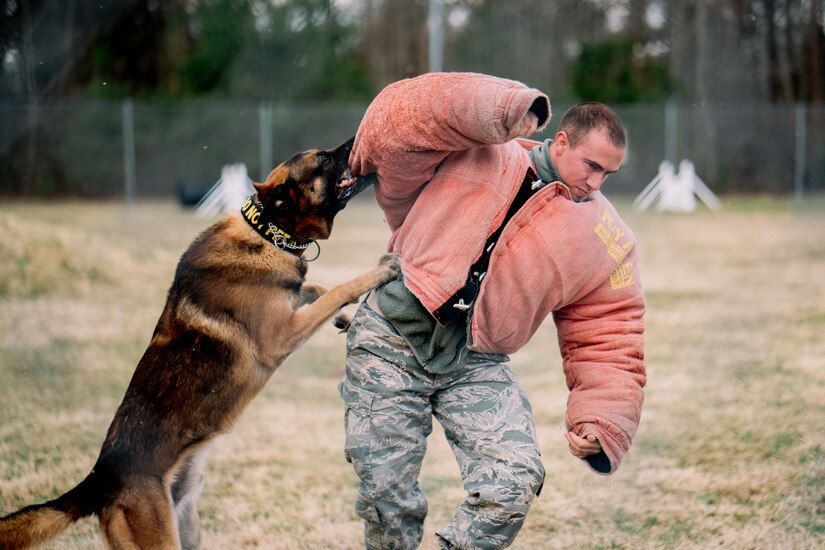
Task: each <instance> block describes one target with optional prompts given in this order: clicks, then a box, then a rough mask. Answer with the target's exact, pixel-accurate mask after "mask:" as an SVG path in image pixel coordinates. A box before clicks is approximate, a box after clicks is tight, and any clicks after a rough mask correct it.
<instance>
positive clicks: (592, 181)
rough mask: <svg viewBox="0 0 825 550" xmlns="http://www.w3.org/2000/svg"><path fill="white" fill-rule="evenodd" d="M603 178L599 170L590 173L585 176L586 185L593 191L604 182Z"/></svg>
mask: <svg viewBox="0 0 825 550" xmlns="http://www.w3.org/2000/svg"><path fill="white" fill-rule="evenodd" d="M604 180H605V176H604V174H603V173H601V172H596V173H594V174H590V177H589V178H587V186H588V187H589V188H590V189H591V190H593V191H598V190H599V189H600V188H601V186H602V184H603V183H604Z"/></svg>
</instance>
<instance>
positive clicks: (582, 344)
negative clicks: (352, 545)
mask: <svg viewBox="0 0 825 550" xmlns="http://www.w3.org/2000/svg"><path fill="white" fill-rule="evenodd" d="M549 118H550V105H549V101H548V99H547V97H546V96H545V95H544V94H542V93H541V92H539V91H537V90H533V89H530V88H527V87H525V86H524V85H522V84H520V83H517V82H513V81H509V80H503V79H498V78H495V77H490V76H485V75H478V74H461V73H449V74H443V73H435V74H427V75H424V76H421V77H418V78H414V79H409V80H404V81H401V82H397V83H395V84H392V85H390V86H388V87H387V88H385V89H384V90H383V91H382V92H381V93H380V94H379V95H378V96H377V97H376V99H375V100H374V101H373V103H372V104H371V105H370V107H369V109H368V110H367V113H366V114H365V116H364V119H363V121H362V123H361V126H360V127H359V130H358V133H357V135H356V140H355V145H354V148H353V151H352V154H351V156H350V168H351V169H352V172H353V173H354V174H366V173H370V172H377V176H378V182H377V184H376V187H375V194H376V200H377V202H378V204H379V206H380V207H381V208H382V209H383V211H384V213H385V216H386V221H387V223H388V224H389V226H390V229H391V230H392V237H391V239H390V242H389V246H388V248H389V249H390V250H391V251H393V252H395V253H397V254H398V255H399V256H400V258H401V260H402V271H403V275H402V278H401V279H399V280H397V281H393V282H390V283H388V284H387V285H385V286H383V287H381V288H380V289H377V290H376V291H374V292H372V293H371V294H370V295H369V297H368V298H367V300H366V301H365V303H364V304H362V305H361V307H360V308H359V310H358V312H357V313H356V315H355V316H354V318H353V320H352V323H351V325H350V329H349V332H348V335H347V364H346V375H345V378H344V380H343V381H342V383H341V386H340V390H341V395H342V398H343V400H344V402H345V405H346V416H345V424H346V433H347V439H346V456H347V459H348V460H349V461H350V462H351V463H352V464H353V466H354V468H355V471H356V473H357V474H358V476H359V477H360V479H361V486H360V489H359V493H358V498H357V502H356V511H357V513H358V515H359V516H361V517H362V518H363V519H364V521H365V536H366V546H367V547H368V548H376V549H378V548H380V549H401V548H415V547H417V546H418V545H419V544H420V541H421V536H422V526H423V521H424V517H425V516H426V513H427V503H426V499H425V497H424V494H423V493H422V491H421V489H420V488H419V486H418V475H419V472H420V466H421V461H422V460H423V457H424V453H425V450H426V437H427V435H429V433H430V431H431V427H432V417H433V416H435V417H436V419H438V420H439V422H440V423H441V424H442V426H443V428H444V431H445V433H446V436H447V439H448V441H449V443H450V446H451V447H452V449H453V451H454V453H455V456H456V459H457V460H458V463H459V466H460V470H461V476H462V480H463V483H464V488H465V490H466V491H467V497H466V498H465V500H464V501H463V502H462V504H461V505H460V507H459V509H458V511H457V512H456V515H455V517H454V519H453V522H452V523H451V524H450V525H449V526H447V527H445V528H443V529H440V530H439V531H438V533H437V538H438V542H439V544H440V545H441V547H443V548H462V549H470V548H503V547H506V546H508V545H509V544H510V543H512V541H513V539H514V538H515V536H516V534H517V533H518V530H519V529H520V528H521V525H522V524H523V522H524V519H525V517H526V514H527V511H528V509H529V507H530V504H531V502H532V500H533V498H534V497H535V496H536V495H538V493H539V491H540V489H541V486H542V483H543V480H544V469H543V467H542V463H541V458H540V453H539V444H538V441H537V438H536V431H535V427H534V424H533V420H532V413H531V409H530V404H529V403H528V401H527V397H526V395H525V393H524V390H523V389H522V387H521V386H520V384H519V383H518V381H517V380H516V377H515V375H514V374H513V372H512V371H511V370H510V369H509V368H508V367H507V365H506V362H507V360H508V358H507V354H509V353H513V352H515V351H516V350H517V349H519V348H520V347H522V346H523V345H524V344H525V343H526V342H527V341H528V340H529V339H530V337H531V336H532V335H533V334H534V333H535V332H536V330H537V329H538V327H539V325H540V324H541V322H542V321H543V320H544V319H545V318H546V316H547V315H549V314H551V313H552V314H553V319H554V321H555V323H556V326H557V332H558V340H559V346H560V349H561V354H562V358H563V367H564V371H565V375H566V379H567V384H568V387H569V389H570V395H569V399H568V403H567V415H566V424H567V426H568V433H567V434H566V435H567V440H568V445H569V448H570V451H571V453H572V454H573V455H574V456H576V457H578V458H582V459H584V460H586V461H587V463H588V464H589V465H590V467H591V468H592V469H594V470H595V471H597V472H600V473H605V474H607V473H612V472H614V471H615V470H616V468H617V467H618V466H619V463H620V462H621V459H622V457H623V456H624V454H625V453H626V452H627V450H628V449H629V447H630V444H631V441H632V438H633V436H634V435H635V433H636V428H637V426H638V422H639V417H640V414H641V406H642V400H643V387H644V384H645V370H644V364H643V351H642V348H643V331H644V328H643V323H642V316H643V313H644V298H643V295H642V290H641V287H640V285H639V278H638V272H637V268H636V250H635V246H634V240H633V235H632V234H631V232H630V230H629V229H628V228H627V227H626V226H625V225H624V223H623V222H622V220H621V219H620V217H619V216H618V214H617V213H616V211H615V210H614V209H613V207H612V206H611V205H610V203H609V202H608V201H607V200H606V199H605V198H604V197H603V196H602V195H601V193H599V188H600V187H601V186H602V184H603V183H604V181H605V179H606V178H607V176H608V175H609V174H611V173H613V172H615V171H616V170H618V169H619V166H620V164H621V162H622V160H623V158H624V152H625V134H624V129H623V128H622V125H621V122H620V121H619V119H618V117H617V116H616V115H615V113H613V111H611V110H610V109H609V108H607V107H606V106H604V105H600V104H583V105H580V106H577V107H574V108H573V109H571V111H569V112H568V113H567V114H566V115H565V117H564V118H563V119H562V121H561V124H560V127H559V131H558V133H557V134H556V136H555V139H554V140H552V141H551V140H548V141H547V142H545V143H543V144H537V143H536V142H532V141H528V140H525V139H516V138H517V137H518V136H520V135H530V134H532V133H533V132H535V131H536V130H538V129H541V128H543V127H544V126H545V125H546V124H547V122H548V120H549ZM522 201H524V202H523V204H521V205H520V204H519V203H521V202H522ZM513 202H516V206H514V207H512V210H514V211H515V210H517V211H515V212H511V215H510V217H509V219H508V220H507V221H506V224H505V225H504V227H503V229H502V230H501V231H500V232H499V231H497V230H498V229H499V226H501V225H502V222H504V221H505V218H507V217H508V216H507V214H508V210H510V209H511V203H513ZM488 250H489V257H487V259H485V256H486V254H485V253H486V251H488Z"/></svg>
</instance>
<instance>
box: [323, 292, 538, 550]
mask: <svg viewBox="0 0 825 550" xmlns="http://www.w3.org/2000/svg"><path fill="white" fill-rule="evenodd" d="M507 360H508V358H507V357H506V356H504V355H486V354H480V353H474V352H470V353H469V356H468V358H467V361H466V364H465V365H464V366H462V367H459V368H457V369H456V370H454V371H452V372H449V373H447V374H439V375H435V374H431V373H429V372H427V371H426V369H425V368H423V367H422V366H421V365H419V364H418V362H417V361H416V360H415V357H414V356H413V354H412V352H411V351H410V349H409V347H408V346H407V344H406V342H405V341H404V339H403V338H402V337H401V336H400V335H399V334H398V333H397V332H396V331H395V329H394V328H393V327H392V325H391V324H390V323H389V322H388V321H387V320H386V319H384V318H383V317H382V316H381V315H379V314H378V313H376V312H375V311H373V310H372V309H371V308H370V307H369V306H368V305H366V304H365V303H363V304H361V307H360V308H359V310H358V312H357V313H356V315H355V316H354V318H353V320H352V324H351V325H350V330H349V333H348V334H347V364H346V374H345V377H344V380H343V381H342V382H341V384H340V386H339V389H340V392H341V397H342V398H343V400H344V403H345V425H346V445H345V454H346V458H347V460H348V461H349V462H351V463H352V465H353V467H354V468H355V472H356V473H357V474H358V477H359V478H360V480H361V484H360V488H359V492H358V496H357V500H356V513H357V514H358V515H359V516H360V517H361V518H363V519H364V522H365V538H366V547H367V548H370V549H381V550H390V549H392V550H396V549H399V550H400V549H408V548H417V547H418V545H419V544H420V543H421V538H422V533H423V524H424V518H425V516H426V515H427V500H426V497H425V496H424V493H423V492H422V490H421V488H420V487H419V484H418V476H419V473H420V470H421V462H422V460H423V459H424V453H425V452H426V448H427V436H428V435H429V434H430V432H431V431H432V418H433V417H435V418H436V419H437V420H438V421H439V422H440V423H441V425H442V426H443V428H444V432H445V434H446V436H447V440H448V442H449V444H450V447H451V448H452V450H453V452H454V454H455V456H456V459H457V461H458V464H459V467H460V471H461V478H462V480H463V484H464V489H465V490H466V492H467V496H466V498H465V499H464V501H463V502H462V503H461V505H460V506H459V509H458V511H457V512H456V514H455V517H454V519H453V521H452V523H451V524H450V525H448V526H447V527H445V528H443V529H440V530H439V531H438V532H437V534H436V538H437V539H438V542H439V544H440V545H441V547H442V548H461V549H470V548H505V547H507V546H509V545H510V544H511V543H512V542H513V539H514V538H515V536H516V534H517V533H518V531H519V529H520V528H521V526H522V524H523V523H524V520H525V518H526V516H527V511H528V509H529V507H530V504H531V503H532V501H533V498H534V497H535V496H536V495H537V494H538V492H539V490H540V489H541V485H542V483H543V481H544V468H543V466H542V463H541V457H540V453H539V446H538V442H537V438H536V430H535V426H534V424H533V419H532V411H531V408H530V404H529V402H528V401H527V397H526V395H525V393H524V390H523V388H522V387H521V385H520V384H519V383H518V381H517V380H516V377H515V375H514V374H513V372H512V371H511V370H510V369H509V368H508V367H507V366H506V365H505V364H504V363H505V362H506V361H507Z"/></svg>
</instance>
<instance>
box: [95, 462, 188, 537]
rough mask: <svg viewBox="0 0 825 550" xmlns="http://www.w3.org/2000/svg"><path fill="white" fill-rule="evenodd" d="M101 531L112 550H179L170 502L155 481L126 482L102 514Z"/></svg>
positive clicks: (165, 492) (147, 478)
mask: <svg viewBox="0 0 825 550" xmlns="http://www.w3.org/2000/svg"><path fill="white" fill-rule="evenodd" d="M100 530H101V532H102V533H103V536H104V537H105V538H106V541H107V542H108V544H109V547H110V548H113V549H115V550H137V549H144V548H153V549H158V550H177V549H178V548H180V541H179V539H178V529H177V521H176V520H175V514H174V510H173V507H172V499H171V497H170V495H169V492H168V491H167V490H166V489H165V487H164V486H163V482H162V481H161V480H160V479H157V478H154V477H148V476H140V477H138V476H135V477H132V478H131V479H129V480H128V482H127V485H126V487H124V488H123V489H122V490H121V492H120V494H118V495H117V497H116V498H115V500H114V501H113V502H112V504H110V505H108V506H106V507H105V508H103V509H102V510H101V512H100Z"/></svg>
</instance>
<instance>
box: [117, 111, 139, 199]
mask: <svg viewBox="0 0 825 550" xmlns="http://www.w3.org/2000/svg"><path fill="white" fill-rule="evenodd" d="M120 112H121V118H122V119H123V186H124V193H125V195H126V204H127V205H130V206H131V204H132V203H133V202H134V200H135V182H136V180H137V176H136V168H135V118H134V112H133V109H132V100H131V99H130V98H126V99H124V100H123V104H122V105H121V108H120Z"/></svg>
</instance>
